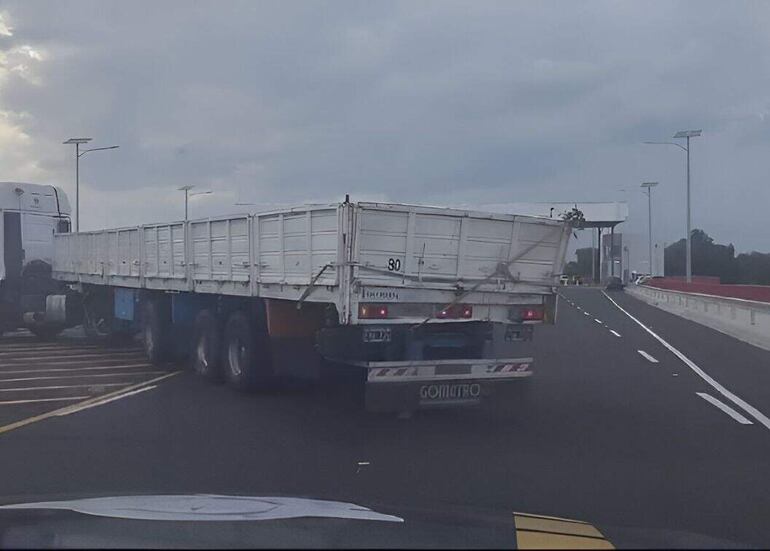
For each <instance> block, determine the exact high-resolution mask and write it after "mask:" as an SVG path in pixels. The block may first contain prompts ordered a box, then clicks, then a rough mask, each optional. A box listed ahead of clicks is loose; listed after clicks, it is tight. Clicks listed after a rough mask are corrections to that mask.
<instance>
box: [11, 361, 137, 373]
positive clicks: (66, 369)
mask: <svg viewBox="0 0 770 551" xmlns="http://www.w3.org/2000/svg"><path fill="white" fill-rule="evenodd" d="M78 363H82V362H78ZM13 367H18V366H13ZM132 367H133V368H136V367H144V368H148V367H149V368H151V367H152V366H151V365H150V364H148V363H141V364H123V365H105V366H99V367H52V368H50V369H45V368H43V369H15V370H13V371H5V370H4V369H0V375H22V374H29V373H61V372H66V373H69V372H72V371H109V370H110V369H127V368H132Z"/></svg>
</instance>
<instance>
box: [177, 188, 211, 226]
mask: <svg viewBox="0 0 770 551" xmlns="http://www.w3.org/2000/svg"><path fill="white" fill-rule="evenodd" d="M194 187H195V186H194V185H193V184H187V185H186V186H182V187H180V188H177V189H178V190H179V191H184V221H185V222H187V220H188V204H189V202H190V197H195V196H196V195H211V193H213V192H212V191H201V192H198V193H190V190H191V189H192V188H194Z"/></svg>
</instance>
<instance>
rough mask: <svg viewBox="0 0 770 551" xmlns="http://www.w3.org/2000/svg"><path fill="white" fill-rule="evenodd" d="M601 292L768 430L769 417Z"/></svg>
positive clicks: (769, 427)
mask: <svg viewBox="0 0 770 551" xmlns="http://www.w3.org/2000/svg"><path fill="white" fill-rule="evenodd" d="M602 294H603V295H604V296H605V297H607V299H608V300H609V301H610V302H611V303H612V304H614V305H615V306H616V307H617V309H618V310H620V311H621V312H623V313H624V314H625V315H627V316H628V317H629V318H631V319H632V320H634V321H635V322H636V324H637V325H639V327H641V328H642V329H644V330H645V331H647V332H648V333H649V334H650V335H652V336H653V337H654V338H655V339H657V341H658V342H660V343H661V344H662V345H663V346H665V347H666V348H667V349H668V350H669V351H670V352H671V353H673V354H674V355H675V356H676V357H677V358H679V359H680V360H682V362H684V364H685V365H686V366H687V367H689V368H690V369H692V370H693V371H694V372H695V373H697V374H698V376H700V378H701V379H703V380H704V381H706V382H707V383H708V384H709V385H711V386H712V387H713V388H714V389H716V391H717V392H719V393H720V394H721V395H722V396H724V397H725V398H727V399H728V400H730V401H731V402H732V403H734V404H735V405H736V406H738V407H740V408H742V409H743V410H744V411H746V413H748V414H749V415H751V416H752V417H754V419H756V420H757V421H759V422H760V423H762V424H763V425H764V426H765V428H767V429H769V430H770V419H768V417H767V416H766V415H765V414H764V413H762V412H761V411H759V410H758V409H757V408H755V407H754V406H752V405H751V404H749V403H748V402H746V401H745V400H743V399H741V398H739V397H738V396H736V395H735V394H733V393H732V392H730V391H729V390H727V389H726V388H725V387H723V386H722V385H720V384H719V383H718V382H717V381H716V380H715V379H714V378H712V377H711V376H710V375H709V374H708V373H706V372H705V371H703V370H702V369H701V368H700V367H698V366H697V365H696V364H695V362H693V361H692V360H691V359H690V358H688V357H687V356H685V355H684V354H682V353H681V352H680V351H679V350H677V349H676V348H674V347H673V346H671V345H670V344H668V343H667V342H666V341H665V340H664V339H663V338H662V337H660V336H658V335H657V334H656V333H655V332H654V331H653V330H652V329H650V328H649V327H647V326H646V325H644V324H643V323H642V322H641V321H639V320H638V319H636V318H635V317H634V316H632V315H631V314H630V313H628V312H627V311H626V310H624V309H623V307H622V306H620V305H619V304H618V303H617V302H615V301H614V300H612V297H610V296H609V295H608V294H607V293H605V292H604V291H602Z"/></svg>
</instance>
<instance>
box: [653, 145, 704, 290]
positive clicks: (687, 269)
mask: <svg viewBox="0 0 770 551" xmlns="http://www.w3.org/2000/svg"><path fill="white" fill-rule="evenodd" d="M701 132H702V130H680V131H679V132H677V133H676V134H674V138H676V139H679V138H686V139H687V146H686V147H685V146H683V145H680V144H678V143H675V142H644V143H646V144H657V145H675V146H677V147H678V148H679V149H681V150H683V151H684V152H685V153H686V154H687V252H686V259H685V274H686V281H687V283H692V235H691V233H692V224H691V219H690V138H697V137H698V136H700V135H701ZM650 271H652V266H650Z"/></svg>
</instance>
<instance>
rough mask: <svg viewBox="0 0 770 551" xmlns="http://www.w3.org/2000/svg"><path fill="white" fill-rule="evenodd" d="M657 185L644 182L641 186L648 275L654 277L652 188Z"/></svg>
mask: <svg viewBox="0 0 770 551" xmlns="http://www.w3.org/2000/svg"><path fill="white" fill-rule="evenodd" d="M657 185H658V182H644V183H643V184H642V187H643V188H645V189H646V190H647V236H648V239H649V241H648V247H649V256H648V259H649V261H650V275H654V274H653V272H654V271H655V270H654V269H653V267H652V188H654V187H655V186H657Z"/></svg>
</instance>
